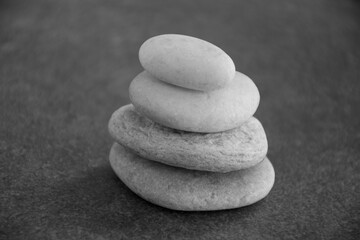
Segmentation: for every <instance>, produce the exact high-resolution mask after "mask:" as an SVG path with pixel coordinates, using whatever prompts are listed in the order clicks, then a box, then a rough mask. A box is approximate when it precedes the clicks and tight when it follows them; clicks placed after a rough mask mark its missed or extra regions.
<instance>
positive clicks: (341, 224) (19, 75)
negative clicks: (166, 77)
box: [0, 0, 360, 240]
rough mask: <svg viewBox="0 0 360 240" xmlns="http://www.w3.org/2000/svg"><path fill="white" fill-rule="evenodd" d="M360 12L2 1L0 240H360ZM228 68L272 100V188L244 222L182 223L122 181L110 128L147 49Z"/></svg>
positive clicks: (181, 216)
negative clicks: (202, 50)
mask: <svg viewBox="0 0 360 240" xmlns="http://www.w3.org/2000/svg"><path fill="white" fill-rule="evenodd" d="M359 29H360V2H359V1H357V0H344V1H338V0H319V1H312V0H294V1H288V0H273V1H260V0H254V1H237V0H229V1H226V4H225V3H224V1H209V0H206V1H205V0H199V1H193V0H184V1H166V0H164V1H160V0H152V1H136V0H131V1H130V0H124V1H118V0H107V1H95V0H88V1H82V0H62V1H56V0H47V1H45V0H27V1H21V0H2V1H0V239H10V240H24V239H26V240H27V239H30V240H32V239H34V240H39V239H64V240H65V239H66V240H69V239H74V240H78V239H94V240H95V239H96V240H98V239H107V240H108V239H109V240H113V239H114V240H115V239H116V240H117V239H121V238H122V239H197V240H198V239H200V240H205V239H206V240H208V239H239V238H240V239H301V240H302V239H316V240H318V239H331V240H338V239H341V240H342V239H344V240H349V239H357V238H358V236H359V235H360V233H359V222H360V208H359V199H360V187H359V182H360V176H359V172H360V161H359V159H360V148H359V145H360V136H359V132H360V122H359V118H360V117H359V106H360V99H359V92H360V82H359V78H360V44H359V42H360V32H359ZM169 32H177V33H182V34H187V35H190V36H196V37H199V38H201V39H206V40H208V41H210V42H212V43H214V44H216V45H217V46H219V47H221V48H222V49H224V50H225V51H226V52H227V53H229V54H230V55H231V57H232V59H233V60H234V62H235V64H236V66H237V70H238V71H240V72H244V73H246V74H247V75H249V76H250V77H251V79H253V80H254V82H255V83H256V85H257V86H258V88H259V91H260V94H261V103H260V105H259V108H258V110H257V112H256V114H255V117H257V118H258V119H260V120H261V123H262V124H263V126H264V129H265V131H266V135H267V138H268V142H269V151H268V156H269V159H271V161H272V164H273V166H274V169H275V171H276V179H275V182H276V184H275V185H274V187H273V189H272V190H271V192H270V193H269V195H268V196H267V197H266V198H265V199H264V200H263V201H260V202H258V203H256V204H254V205H251V206H248V207H243V208H240V209H235V210H227V211H217V212H210V213H209V212H200V213H192V212H177V211H171V210H167V209H165V208H162V207H158V206H156V205H154V204H151V203H148V202H147V201H144V200H143V199H141V198H140V197H138V196H137V195H136V194H134V193H132V192H131V191H130V190H129V189H128V188H127V187H126V186H125V185H124V184H123V183H122V182H121V181H120V180H119V179H118V177H117V176H116V175H115V173H114V172H113V171H112V169H111V167H110V165H109V161H108V156H109V151H110V147H111V145H112V142H113V140H112V139H111V137H110V136H109V133H108V130H107V124H108V121H109V118H110V116H111V114H112V113H113V112H114V111H115V110H116V109H118V108H119V107H120V106H123V105H125V104H128V103H129V98H128V87H129V84H130V81H131V80H132V79H133V78H134V77H135V76H136V75H137V74H138V73H139V72H141V71H142V68H141V66H140V63H139V60H138V56H137V54H138V50H139V47H140V46H141V44H142V43H143V41H144V40H145V39H148V38H149V37H152V36H155V35H158V34H162V33H169Z"/></svg>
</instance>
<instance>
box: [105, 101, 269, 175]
mask: <svg viewBox="0 0 360 240" xmlns="http://www.w3.org/2000/svg"><path fill="white" fill-rule="evenodd" d="M109 132H110V134H111V136H112V137H113V138H114V139H115V141H117V142H118V143H120V144H121V145H123V146H125V147H127V148H130V149H131V150H132V151H133V152H135V153H136V154H137V155H140V156H142V157H144V158H147V159H150V160H153V161H158V162H162V163H164V164H167V165H172V166H177V167H182V168H187V169H194V170H202V171H213V172H229V171H235V170H239V169H243V168H248V167H251V166H254V165H256V164H258V163H259V162H261V161H262V160H263V159H264V158H265V156H266V153H267V149H268V144H267V139H266V135H265V131H264V129H263V127H262V125H261V123H260V122H259V121H258V120H257V119H256V118H254V117H250V119H249V120H247V121H246V122H245V123H244V124H242V125H241V126H240V127H237V128H234V129H231V130H228V131H225V132H219V133H193V132H184V131H179V130H175V129H172V128H168V127H164V126H162V125H160V124H157V123H155V122H153V121H151V120H150V119H148V118H146V117H144V116H142V115H141V114H139V113H138V112H136V111H135V109H134V106H133V105H131V104H129V105H126V106H123V107H121V108H120V109H118V110H117V111H115V112H114V113H113V115H112V117H111V119H110V121H109Z"/></svg>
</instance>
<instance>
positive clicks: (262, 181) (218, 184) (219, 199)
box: [110, 143, 275, 211]
mask: <svg viewBox="0 0 360 240" xmlns="http://www.w3.org/2000/svg"><path fill="white" fill-rule="evenodd" d="M110 163H111V166H112V168H113V170H114V171H115V173H116V174H117V175H118V176H119V178H120V179H121V180H122V181H123V182H124V183H125V184H126V185H127V186H128V187H129V188H130V189H131V190H132V191H134V192H135V193H136V194H138V195H139V196H141V197H143V198H145V199H146V200H148V201H150V202H152V203H154V204H157V205H160V206H163V207H166V208H170V209H174V210H182V211H212V210H223V209H233V208H238V207H243V206H247V205H250V204H254V203H255V202H257V201H259V200H261V199H263V198H264V197H266V195H268V193H269V191H270V190H271V188H272V187H273V185H274V180H275V173H274V168H273V166H272V165H271V163H270V161H269V160H268V159H267V158H265V159H264V161H262V162H261V163H259V164H258V165H256V166H254V167H251V168H247V169H243V170H239V171H232V172H228V173H215V172H204V171H196V170H188V169H184V168H178V167H172V166H168V165H164V164H162V163H158V162H154V161H149V160H147V159H144V158H142V157H139V156H137V155H136V154H134V152H132V151H131V150H129V149H127V148H125V147H123V146H121V145H119V144H117V143H115V144H114V145H113V147H112V148H111V151H110Z"/></svg>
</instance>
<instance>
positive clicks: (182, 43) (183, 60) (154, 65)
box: [139, 34, 235, 91]
mask: <svg viewBox="0 0 360 240" xmlns="http://www.w3.org/2000/svg"><path fill="white" fill-rule="evenodd" d="M139 59H140V63H141V65H142V66H143V67H144V69H146V70H147V71H148V72H150V73H151V75H153V76H155V77H156V78H158V79H159V80H161V81H164V82H167V83H171V84H174V85H177V86H181V87H185V88H190V89H195V90H203V91H209V90H215V89H219V88H222V87H224V86H225V85H227V84H228V83H229V82H231V81H232V80H233V78H234V75H235V65H234V62H233V61H232V59H231V58H230V57H229V56H228V55H227V54H226V53H225V52H224V51H223V50H221V49H220V48H218V47H217V46H215V45H213V44H211V43H209V42H206V41H204V40H201V39H198V38H194V37H189V36H185V35H179V34H165V35H160V36H156V37H152V38H150V39H148V40H147V41H145V42H144V43H143V45H142V46H141V47H140V51H139Z"/></svg>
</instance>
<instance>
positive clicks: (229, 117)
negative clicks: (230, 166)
mask: <svg viewBox="0 0 360 240" xmlns="http://www.w3.org/2000/svg"><path fill="white" fill-rule="evenodd" d="M129 96H130V100H131V102H132V103H133V104H134V106H135V108H136V109H137V111H139V112H140V113H141V114H143V115H144V116H146V117H148V118H150V119H151V120H153V121H154V122H157V123H159V124H162V125H164V126H167V127H170V128H175V129H179V130H184V131H190V132H208V133H210V132H221V131H226V130H229V129H232V128H235V127H238V126H240V125H241V124H243V123H244V122H245V121H246V120H248V119H249V118H250V117H251V116H252V115H253V114H254V113H255V111H256V109H257V107H258V105H259V101H260V95H259V91H258V89H257V87H256V86H255V84H254V82H253V81H252V80H251V79H250V78H248V77H247V76H245V75H244V74H242V73H239V72H236V74H235V78H234V80H233V81H232V82H231V83H230V84H228V85H227V86H226V87H224V88H221V89H218V90H214V91H211V92H202V91H196V90H190V89H186V88H182V87H177V86H175V85H172V84H167V83H165V82H162V81H159V80H157V79H156V78H155V77H153V76H152V75H150V74H149V73H147V72H146V71H144V72H142V73H140V74H139V75H138V76H136V77H135V79H134V80H133V81H132V82H131V84H130V87H129Z"/></svg>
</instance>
